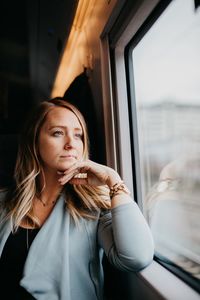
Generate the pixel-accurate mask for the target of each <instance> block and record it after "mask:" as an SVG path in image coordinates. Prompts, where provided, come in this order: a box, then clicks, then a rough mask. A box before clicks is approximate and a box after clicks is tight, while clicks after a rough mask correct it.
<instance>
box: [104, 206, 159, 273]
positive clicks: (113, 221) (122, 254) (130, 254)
mask: <svg viewBox="0 0 200 300" xmlns="http://www.w3.org/2000/svg"><path fill="white" fill-rule="evenodd" d="M98 240H99V244H100V246H101V247H102V248H103V249H104V251H105V253H106V255H107V257H108V260H109V262H110V263H111V264H112V265H114V266H115V267H117V268H118V269H120V270H123V271H134V272H136V271H139V270H141V269H143V268H145V267H146V266H147V265H148V264H150V263H151V261H152V259H153V254H154V244H153V238H152V235H151V232H150V229H149V226H148V224H147V222H146V220H145V218H144V216H143V214H142V213H141V211H140V209H139V207H138V206H137V204H136V203H135V202H134V201H133V202H132V203H128V204H124V205H120V206H117V207H116V208H114V209H112V210H111V211H107V212H105V213H104V214H102V215H101V217H100V220H99V226H98Z"/></svg>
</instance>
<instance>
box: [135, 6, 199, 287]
mask: <svg viewBox="0 0 200 300" xmlns="http://www.w3.org/2000/svg"><path fill="white" fill-rule="evenodd" d="M161 2H162V1H161ZM141 32H142V29H141V31H140V34H139V33H138V36H140V38H138V36H137V35H136V37H135V38H133V40H132V42H131V44H130V45H129V56H130V57H129V61H131V68H132V73H133V77H132V81H131V82H130V85H131V86H132V90H134V95H133V94H132V100H131V101H132V107H135V109H136V117H137V121H136V120H132V123H133V126H134V125H135V126H137V128H138V147H139V162H140V180H141V195H142V201H143V206H144V212H145V215H146V217H147V219H148V222H149V224H150V227H151V230H152V233H153V236H154V240H155V247H156V253H157V256H158V257H160V258H161V259H163V260H165V261H166V262H169V263H170V264H174V265H175V266H177V267H179V268H180V269H182V270H184V271H185V273H186V274H190V276H191V278H193V279H194V280H196V281H197V282H198V281H199V280H200V234H199V233H200V121H199V120H200V84H199V80H200V55H199V53H200V8H199V9H198V8H196V9H195V5H194V1H192V0H174V1H172V2H171V3H170V4H169V5H168V6H167V8H166V9H165V10H164V12H163V13H162V14H161V15H160V16H159V18H158V19H157V20H156V22H155V23H154V24H153V25H152V26H151V28H150V29H149V30H148V31H147V32H146V34H145V35H143V36H142V37H141ZM130 49H131V51H130ZM129 66H130V64H129ZM134 122H137V124H136V123H134Z"/></svg>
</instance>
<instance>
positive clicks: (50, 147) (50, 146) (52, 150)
mask: <svg viewBox="0 0 200 300" xmlns="http://www.w3.org/2000/svg"><path fill="white" fill-rule="evenodd" d="M38 149H39V154H40V157H41V159H42V160H47V159H48V158H50V159H51V158H53V157H54V155H55V154H56V153H57V151H58V145H57V144H55V142H53V141H51V140H49V139H45V138H42V137H41V138H40V140H39V147H38Z"/></svg>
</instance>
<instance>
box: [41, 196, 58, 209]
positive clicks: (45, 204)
mask: <svg viewBox="0 0 200 300" xmlns="http://www.w3.org/2000/svg"><path fill="white" fill-rule="evenodd" d="M37 198H38V200H39V201H40V202H41V203H42V205H43V206H44V207H46V206H49V205H52V204H55V203H56V200H53V201H51V202H50V203H45V202H44V201H43V200H42V199H41V198H39V197H37Z"/></svg>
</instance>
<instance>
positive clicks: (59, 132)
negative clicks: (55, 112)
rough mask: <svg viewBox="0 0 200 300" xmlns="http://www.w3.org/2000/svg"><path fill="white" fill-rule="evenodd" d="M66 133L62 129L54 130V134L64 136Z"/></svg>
mask: <svg viewBox="0 0 200 300" xmlns="http://www.w3.org/2000/svg"><path fill="white" fill-rule="evenodd" d="M62 135H64V132H63V131H62V130H56V131H54V132H53V136H56V137H57V136H62Z"/></svg>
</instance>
